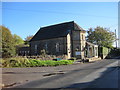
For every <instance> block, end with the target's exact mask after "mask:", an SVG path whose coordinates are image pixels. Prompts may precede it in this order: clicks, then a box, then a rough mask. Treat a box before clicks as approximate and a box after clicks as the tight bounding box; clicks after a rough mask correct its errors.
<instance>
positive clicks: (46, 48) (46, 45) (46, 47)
mask: <svg viewBox="0 0 120 90" xmlns="http://www.w3.org/2000/svg"><path fill="white" fill-rule="evenodd" d="M45 50H46V51H47V50H48V43H47V42H46V43H45Z"/></svg>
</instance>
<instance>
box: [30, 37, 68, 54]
mask: <svg viewBox="0 0 120 90" xmlns="http://www.w3.org/2000/svg"><path fill="white" fill-rule="evenodd" d="M66 40H67V39H66V37H61V38H54V39H47V40H40V41H32V42H31V43H30V52H31V55H40V54H41V50H43V49H44V50H45V51H46V53H47V54H48V55H66V54H67V42H66Z"/></svg>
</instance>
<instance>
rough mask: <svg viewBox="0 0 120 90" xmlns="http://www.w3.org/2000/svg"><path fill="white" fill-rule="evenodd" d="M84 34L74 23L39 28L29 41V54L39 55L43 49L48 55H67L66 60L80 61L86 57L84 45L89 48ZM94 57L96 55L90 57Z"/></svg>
mask: <svg viewBox="0 0 120 90" xmlns="http://www.w3.org/2000/svg"><path fill="white" fill-rule="evenodd" d="M85 33H86V31H85V30H84V29H83V28H81V27H80V26H79V25H78V24H76V23H75V22H74V21H71V22H65V23H60V24H55V25H51V26H46V27H41V28H40V29H39V30H38V32H37V33H36V34H35V35H34V37H33V38H32V39H31V40H30V54H31V55H40V54H41V53H40V51H41V50H43V49H44V50H45V51H46V52H47V54H48V55H67V56H68V58H71V57H76V58H81V59H82V58H84V57H85V56H87V55H85V52H86V51H85V48H86V44H87V46H91V45H90V44H89V43H87V42H86V39H85ZM88 44H89V45H88ZM93 48H94V45H93ZM92 51H93V50H92ZM96 52H97V49H96ZM87 53H89V52H87ZM92 53H94V51H93V52H92ZM94 55H97V54H93V55H91V56H94Z"/></svg>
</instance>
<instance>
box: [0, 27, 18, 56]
mask: <svg viewBox="0 0 120 90" xmlns="http://www.w3.org/2000/svg"><path fill="white" fill-rule="evenodd" d="M0 32H2V37H1V38H2V39H1V41H2V50H1V51H2V57H3V58H7V57H11V56H14V55H15V51H16V50H15V43H14V39H13V36H12V34H11V32H10V30H9V29H8V28H6V27H4V26H0Z"/></svg>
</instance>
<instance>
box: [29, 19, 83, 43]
mask: <svg viewBox="0 0 120 90" xmlns="http://www.w3.org/2000/svg"><path fill="white" fill-rule="evenodd" d="M74 28H75V29H76V30H83V29H82V28H81V27H80V26H78V25H77V24H76V23H75V22H74V21H71V22H65V23H60V24H55V25H51V26H47V27H42V28H40V29H39V31H38V32H37V33H36V34H35V35H34V37H33V38H32V39H31V40H30V42H31V41H38V40H45V39H51V38H58V37H65V36H67V34H68V33H69V31H70V30H74Z"/></svg>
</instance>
